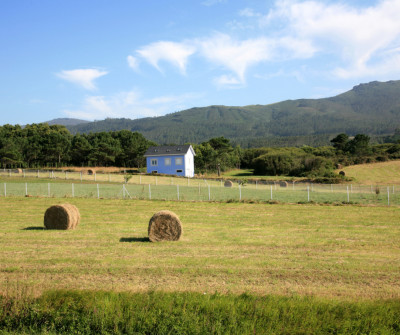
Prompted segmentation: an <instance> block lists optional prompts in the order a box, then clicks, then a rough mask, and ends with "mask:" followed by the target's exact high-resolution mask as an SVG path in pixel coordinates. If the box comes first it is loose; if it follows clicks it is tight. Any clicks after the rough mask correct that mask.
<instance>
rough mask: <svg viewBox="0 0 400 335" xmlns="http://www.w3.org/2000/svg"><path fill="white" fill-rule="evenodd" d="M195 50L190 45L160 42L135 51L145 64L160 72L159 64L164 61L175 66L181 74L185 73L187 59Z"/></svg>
mask: <svg viewBox="0 0 400 335" xmlns="http://www.w3.org/2000/svg"><path fill="white" fill-rule="evenodd" d="M195 51H196V48H195V46H194V45H192V44H191V43H185V42H183V43H176V42H170V41H160V42H155V43H152V44H149V45H147V46H144V47H142V48H141V49H139V50H137V53H138V54H139V55H140V56H141V57H143V58H144V59H145V60H146V61H147V62H149V63H150V64H151V65H153V66H154V67H155V68H157V69H158V70H159V71H160V72H162V70H161V68H160V66H159V62H160V61H162V60H164V61H167V62H170V63H171V64H173V65H174V66H176V67H177V68H178V69H179V70H180V72H181V73H182V74H185V73H186V65H187V61H188V58H189V57H190V56H191V55H193V54H194V53H195Z"/></svg>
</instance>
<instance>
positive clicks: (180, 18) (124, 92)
mask: <svg viewBox="0 0 400 335" xmlns="http://www.w3.org/2000/svg"><path fill="white" fill-rule="evenodd" d="M399 13H400V0H362V1H361V0H342V1H340V0H339V1H330V0H307V1H304V0H276V1H273V0H189V1H188V0H168V1H164V0H159V1H156V0H147V1H139V0H84V1H82V0H0V125H4V124H21V125H23V124H30V123H39V122H45V121H49V120H52V119H55V118H78V119H84V120H90V121H93V120H103V119H105V118H130V119H137V118H143V117H154V116H162V115H165V114H168V113H174V112H178V111H181V110H185V109H189V108H192V107H204V106H210V105H227V106H245V105H255V104H262V105H264V104H271V103H275V102H279V101H283V100H288V99H300V98H323V97H330V96H335V95H337V94H340V93H343V92H345V91H347V90H350V89H351V88H352V87H353V86H355V85H358V84H360V83H367V82H371V81H375V80H378V81H388V80H399V79H400V19H399Z"/></svg>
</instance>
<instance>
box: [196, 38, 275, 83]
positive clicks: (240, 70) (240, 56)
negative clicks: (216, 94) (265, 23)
mask: <svg viewBox="0 0 400 335" xmlns="http://www.w3.org/2000/svg"><path fill="white" fill-rule="evenodd" d="M199 44H200V47H201V53H202V55H203V56H204V57H205V58H207V59H208V60H209V61H211V62H213V63H215V64H217V65H220V66H222V67H223V68H226V69H228V70H230V71H232V72H233V73H234V74H235V75H236V76H237V82H238V83H244V82H245V73H246V71H247V69H248V68H249V67H250V66H252V65H255V64H257V63H259V62H262V61H266V60H270V59H271V58H272V53H271V50H272V49H273V45H272V44H271V41H270V40H268V39H266V38H257V39H248V40H243V41H236V40H233V39H232V38H231V37H230V36H228V35H225V34H217V35H215V36H214V37H212V38H209V39H204V40H202V41H201V42H200V43H199ZM223 81H226V82H228V83H229V84H232V83H233V81H232V78H230V79H229V80H227V77H225V78H223V79H222V80H220V83H222V82H223Z"/></svg>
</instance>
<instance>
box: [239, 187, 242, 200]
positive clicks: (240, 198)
mask: <svg viewBox="0 0 400 335" xmlns="http://www.w3.org/2000/svg"><path fill="white" fill-rule="evenodd" d="M241 200H242V187H241V186H240V184H239V201H241Z"/></svg>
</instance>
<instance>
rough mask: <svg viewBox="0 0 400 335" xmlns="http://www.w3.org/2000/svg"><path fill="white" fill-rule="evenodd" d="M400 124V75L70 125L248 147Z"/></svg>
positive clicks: (318, 140)
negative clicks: (336, 91)
mask: <svg viewBox="0 0 400 335" xmlns="http://www.w3.org/2000/svg"><path fill="white" fill-rule="evenodd" d="M397 127H400V81H388V82H377V81H374V82H371V83H368V84H360V85H358V86H355V87H354V88H353V89H352V90H350V91H348V92H345V93H343V94H340V95H337V96H335V97H331V98H324V99H299V100H287V101H283V102H279V103H275V104H270V105H251V106H244V107H229V106H209V107H201V108H191V109H188V110H184V111H181V112H176V113H172V114H168V115H165V116H161V117H153V118H143V119H137V120H130V119H106V120H103V121H95V122H90V123H84V124H78V125H74V126H67V128H68V129H69V130H70V131H71V132H72V133H77V132H79V133H88V132H97V131H116V130H121V129H128V130H131V131H138V132H140V133H142V134H143V135H144V136H145V137H146V138H147V139H150V140H153V141H155V142H157V143H159V144H167V143H187V142H191V143H200V142H203V141H206V140H208V139H210V138H212V137H218V136H225V137H227V138H229V139H231V140H232V141H233V142H235V143H239V144H241V145H242V146H244V147H248V146H262V145H268V144H269V145H271V144H274V143H275V144H276V145H279V143H280V142H282V143H284V144H285V145H287V144H291V145H295V144H296V143H298V144H300V145H301V144H310V145H313V144H318V145H320V144H325V143H329V138H332V136H333V135H337V134H339V133H347V134H348V135H355V134H358V133H363V134H368V135H372V136H374V135H385V134H392V133H393V132H394V130H395V129H396V128H397Z"/></svg>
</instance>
